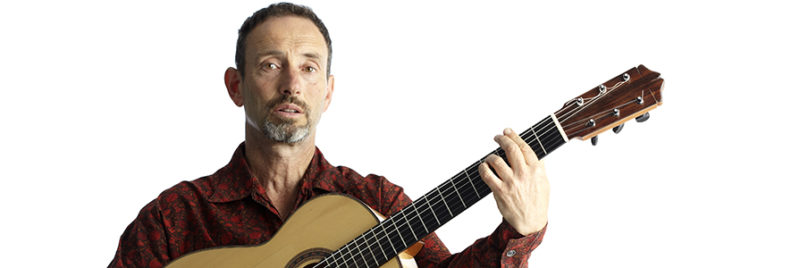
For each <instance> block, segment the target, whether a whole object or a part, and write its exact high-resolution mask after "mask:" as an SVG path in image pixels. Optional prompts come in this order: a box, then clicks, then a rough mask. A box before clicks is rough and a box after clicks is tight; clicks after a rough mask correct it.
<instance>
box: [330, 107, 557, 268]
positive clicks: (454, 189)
mask: <svg viewBox="0 0 800 268" xmlns="http://www.w3.org/2000/svg"><path fill="white" fill-rule="evenodd" d="M544 121H545V123H546V120H544ZM541 123H542V122H540V123H539V124H536V125H534V126H533V127H532V129H534V130H532V131H526V132H527V133H526V132H523V134H521V137H523V139H524V140H525V141H526V143H529V144H531V143H532V142H533V140H532V139H531V140H529V139H530V138H531V137H534V135H535V133H534V131H535V128H536V126H542V125H545V124H541ZM550 124H553V123H552V121H551V123H550ZM547 129H548V130H551V129H552V126H550V127H548V128H547ZM540 131H541V130H540ZM546 133H553V132H552V131H549V132H546ZM550 136H552V135H550ZM556 136H557V138H553V137H546V139H543V140H545V143H546V144H548V145H552V144H553V143H554V142H555V143H558V142H562V141H563V138H561V137H560V135H556ZM539 138H540V139H542V138H541V137H539ZM562 144H563V143H562ZM545 147H547V146H545ZM532 148H534V151H537V150H536V149H535V148H536V147H532ZM499 149H500V148H498V149H496V150H495V152H497V151H498V150H499ZM542 149H544V148H542ZM537 154H541V153H538V152H537ZM475 166H476V165H475V164H473V165H471V166H470V168H468V169H474V168H475ZM461 173H463V172H460V174H461ZM470 173H472V174H471V175H473V176H475V177H478V176H479V174H475V173H477V171H472V172H466V174H468V175H467V176H468V177H469V174H470ZM459 179H460V180H459ZM456 180H457V181H458V182H459V183H458V184H463V185H461V186H455V187H449V188H445V192H447V194H446V195H444V198H447V199H451V198H452V195H453V193H456V194H459V193H458V192H457V191H459V190H461V191H464V190H463V188H466V186H465V185H466V183H464V182H463V181H465V180H466V181H467V182H469V181H470V179H469V178H466V179H465V177H463V176H460V175H459V176H456V177H454V178H453V179H452V181H456ZM469 186H470V187H472V188H473V191H477V189H475V186H474V185H469ZM479 187H480V188H482V190H483V191H485V192H489V193H490V192H491V191H490V190H488V189H486V188H487V187H488V186H487V185H486V184H485V183H484V184H479ZM450 189H452V191H450ZM470 192H471V191H467V193H470ZM429 194H430V193H429ZM429 194H426V198H425V199H427V196H428V195H429ZM462 198H463V196H462ZM467 198H469V199H470V200H469V201H470V203H471V204H474V203H472V202H473V199H477V200H475V202H477V201H479V200H480V199H482V198H483V197H482V196H477V195H471V194H470V195H469V196H468V197H467ZM444 202H445V201H441V202H440V201H435V202H434V203H433V204H432V205H433V206H436V208H437V209H435V210H436V211H438V212H439V213H440V214H443V211H444V209H442V204H444V205H446V204H445V203H444ZM423 207H424V206H423ZM467 208H468V207H464V210H466V209H467ZM415 212H417V213H419V211H415ZM423 213H424V212H423ZM432 213H436V212H433V211H432ZM459 213H460V212H459ZM395 214H401V215H403V216H407V214H408V213H407V210H406V209H405V208H404V209H402V210H401V211H399V212H398V213H395ZM425 216H426V217H425V219H428V221H429V222H430V220H431V219H430V217H431V216H434V217H435V215H427V214H425ZM412 218H413V215H412ZM451 219H452V218H451ZM388 220H389V219H387V221H388ZM392 225H395V226H396V225H397V223H396V222H394V221H393V222H392ZM414 225H415V227H411V226H410V225H409V227H410V230H409V231H412V232H413V231H414V230H413V229H414V228H416V229H419V228H420V226H421V225H422V226H424V219H421V220H420V224H414ZM440 226H441V225H440ZM370 232H371V233H372V234H373V239H369V238H366V237H362V240H364V243H365V244H367V245H368V246H372V245H373V244H378V243H380V244H379V246H381V247H383V246H382V245H383V244H385V243H383V241H381V240H386V239H379V238H377V237H376V236H375V234H374V230H370ZM429 233H430V232H429ZM365 234H366V233H365ZM397 236H402V234H400V233H398V234H397ZM406 236H407V235H406ZM357 240H358V238H357V239H356V240H355V241H356V242H357ZM370 240H374V241H370ZM386 242H387V243H391V241H386ZM356 245H357V246H360V245H361V243H356ZM392 247H394V246H392ZM369 253H370V254H373V255H374V252H369ZM381 253H382V254H384V256H385V254H386V253H385V252H384V251H382V252H381ZM359 255H361V256H362V260H364V261H365V262H366V261H367V260H366V259H367V258H365V257H363V255H364V253H363V252H359ZM357 256H358V255H353V254H352V253H351V257H350V258H347V259H351V260H353V261H356V257H357ZM333 257H335V256H333ZM384 258H386V257H384ZM347 259H345V261H347ZM382 260H383V259H382ZM384 261H388V260H384ZM365 264H366V263H365Z"/></svg>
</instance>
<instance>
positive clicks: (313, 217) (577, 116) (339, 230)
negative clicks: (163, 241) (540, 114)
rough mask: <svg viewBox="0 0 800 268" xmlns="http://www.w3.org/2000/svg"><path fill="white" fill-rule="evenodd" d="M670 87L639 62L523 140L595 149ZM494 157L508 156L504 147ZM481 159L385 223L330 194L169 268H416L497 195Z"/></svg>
mask: <svg viewBox="0 0 800 268" xmlns="http://www.w3.org/2000/svg"><path fill="white" fill-rule="evenodd" d="M663 85H664V80H663V79H662V78H660V74H659V73H657V72H653V71H651V70H648V69H647V68H645V67H644V66H643V65H639V66H638V67H635V68H631V69H630V70H628V71H626V72H624V73H623V74H620V75H618V76H616V77H614V78H612V79H611V80H608V81H606V82H605V83H602V84H600V85H599V86H597V87H594V88H592V89H591V90H589V91H587V92H586V93H583V94H582V95H580V96H578V97H576V98H573V99H571V100H569V101H567V102H566V104H564V106H563V107H562V108H561V109H559V110H558V111H556V112H554V113H552V114H550V115H548V116H546V117H545V118H544V119H542V120H541V121H539V122H538V123H536V124H535V125H533V126H531V127H530V128H528V129H527V130H525V131H523V132H521V133H520V137H522V138H523V139H524V140H525V141H526V142H527V143H528V144H529V145H530V146H531V148H532V149H533V150H534V152H535V153H536V155H537V156H538V157H539V159H541V158H543V157H545V156H547V155H548V154H550V153H551V152H553V151H555V150H556V149H557V148H558V147H560V146H561V145H563V144H564V143H567V142H568V141H569V140H571V139H574V138H579V139H582V140H587V139H591V140H592V144H596V142H597V135H598V134H600V133H601V132H604V131H606V130H608V129H612V128H613V131H614V132H619V131H620V130H621V129H622V126H623V123H625V122H626V121H628V120H631V119H634V118H635V119H636V121H638V122H644V121H645V120H647V119H648V118H649V116H650V115H649V113H648V112H649V111H650V110H652V109H655V108H656V107H658V106H659V105H661V103H662V102H661V89H662V87H663ZM493 153H495V154H498V155H499V156H501V157H503V158H504V159H505V153H504V152H503V151H502V150H501V149H500V148H497V149H495V150H494V152H493ZM481 159H483V158H481ZM480 162H481V161H480V160H479V161H476V162H475V163H473V164H472V165H470V166H469V167H467V168H466V169H464V170H462V171H460V172H458V173H457V174H456V175H455V176H453V177H452V178H450V179H449V180H447V181H445V182H444V183H442V184H440V185H439V186H437V187H436V188H435V189H433V190H431V191H430V192H428V193H426V194H425V195H423V196H422V197H421V198H419V199H417V200H416V201H414V202H412V203H411V205H409V206H407V207H405V208H403V209H402V210H400V211H398V212H397V213H394V214H393V215H391V217H389V218H388V219H386V220H383V221H381V219H380V218H379V216H378V215H377V213H374V211H372V210H371V209H370V208H369V207H368V206H367V205H365V204H363V203H361V202H360V201H358V200H355V199H354V198H352V197H349V196H346V195H339V194H329V195H323V196H320V197H317V198H314V199H312V200H310V201H308V202H306V203H305V204H304V205H303V206H301V207H300V208H298V209H297V211H295V212H294V214H292V215H291V216H290V217H289V218H288V219H287V220H286V223H285V224H284V225H283V226H282V227H281V228H280V230H278V232H277V233H275V235H274V236H273V237H272V238H271V239H270V240H269V241H268V242H266V243H264V244H261V245H256V246H228V247H222V248H212V249H205V250H199V251H196V252H192V253H189V254H186V255H184V256H182V257H180V258H178V259H176V260H174V261H173V262H171V263H170V264H169V265H167V267H168V268H181V267H187V268H188V267H191V268H197V267H285V268H298V267H303V268H305V267H359V268H360V267H414V266H416V263H414V262H413V257H412V256H413V255H414V254H415V253H416V251H418V250H419V248H420V243H418V241H419V240H420V239H422V238H423V237H425V236H426V235H428V234H430V233H432V232H433V231H435V230H436V229H438V228H439V227H441V226H442V225H443V224H445V223H447V222H448V221H450V220H451V219H453V218H454V217H455V216H457V215H459V214H460V213H461V212H463V211H464V210H466V209H467V208H469V207H470V206H472V205H473V204H475V203H477V202H478V201H479V200H481V199H482V198H483V197H485V196H487V195H489V194H490V193H491V190H490V189H489V186H487V185H486V184H485V183H484V182H483V180H481V178H480V175H478V165H479V164H480Z"/></svg>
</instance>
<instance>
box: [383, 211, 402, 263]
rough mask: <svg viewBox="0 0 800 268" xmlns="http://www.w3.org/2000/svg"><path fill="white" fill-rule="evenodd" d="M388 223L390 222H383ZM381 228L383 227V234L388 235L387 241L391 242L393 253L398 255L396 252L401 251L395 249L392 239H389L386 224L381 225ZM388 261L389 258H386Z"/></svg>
mask: <svg viewBox="0 0 800 268" xmlns="http://www.w3.org/2000/svg"><path fill="white" fill-rule="evenodd" d="M387 221H388V220H385V221H383V222H384V223H386V222H387ZM380 226H381V229H382V230H383V234H384V235H386V239H387V241H389V246H391V247H392V252H395V253H396V252H399V251H397V249H396V248H395V247H394V244H393V243H392V239H390V238H389V233H387V232H386V226H385V225H384V224H381V225H380ZM386 259H387V260H388V259H389V258H386Z"/></svg>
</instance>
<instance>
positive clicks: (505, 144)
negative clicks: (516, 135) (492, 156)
mask: <svg viewBox="0 0 800 268" xmlns="http://www.w3.org/2000/svg"><path fill="white" fill-rule="evenodd" d="M494 140H495V141H496V142H497V143H498V144H500V148H503V151H505V152H506V159H508V164H509V165H511V168H512V169H514V170H517V171H518V170H520V169H521V168H523V167H524V166H525V157H524V156H523V155H522V151H521V150H520V148H519V146H518V145H517V144H516V143H514V141H512V140H511V138H509V137H507V136H504V135H497V136H495V137H494ZM498 175H500V174H498Z"/></svg>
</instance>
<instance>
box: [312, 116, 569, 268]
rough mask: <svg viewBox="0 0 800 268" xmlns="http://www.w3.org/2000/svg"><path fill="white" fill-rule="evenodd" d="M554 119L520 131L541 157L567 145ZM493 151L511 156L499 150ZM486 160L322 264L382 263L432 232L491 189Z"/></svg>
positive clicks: (501, 155) (415, 202)
mask: <svg viewBox="0 0 800 268" xmlns="http://www.w3.org/2000/svg"><path fill="white" fill-rule="evenodd" d="M555 120H556V119H555V118H554V117H551V116H548V117H546V118H544V119H542V120H541V121H539V123H537V124H535V125H533V126H532V127H530V128H528V129H527V130H525V131H523V132H521V133H520V134H519V135H520V137H522V139H523V140H525V142H526V143H528V145H530V146H531V148H532V149H533V151H534V152H535V153H536V156H537V157H539V159H541V158H543V157H545V156H547V155H548V154H549V153H550V152H552V151H554V150H555V149H557V148H558V147H560V146H561V145H563V144H564V143H566V139H565V136H564V135H562V132H561V131H560V130H559V126H558V122H556V121H555ZM492 153H494V154H497V155H499V156H500V157H502V158H503V159H504V160H507V159H506V155H505V152H504V151H503V150H502V149H500V148H497V149H495V150H494V151H493V152H492ZM487 156H488V154H487ZM484 158H485V157H484ZM484 158H481V160H478V161H476V162H475V163H473V164H472V165H470V166H469V167H467V168H466V169H464V170H462V171H461V172H459V173H457V174H456V175H455V176H453V177H452V178H450V179H449V180H447V181H445V182H444V183H442V184H440V185H439V186H436V188H435V189H433V190H431V191H430V192H428V193H426V194H425V195H423V196H422V197H420V198H419V199H417V200H416V201H414V202H413V203H411V204H410V205H409V206H407V207H405V208H403V209H402V210H400V211H398V212H397V213H394V214H393V215H391V217H389V218H388V219H386V220H385V221H383V222H381V223H380V224H378V225H377V226H375V227H373V228H372V229H370V230H368V231H367V232H365V233H363V234H361V235H360V236H358V237H357V238H356V239H354V240H353V241H350V242H349V243H347V244H346V245H344V246H343V247H342V248H340V249H339V250H337V251H335V252H334V253H332V254H331V255H330V256H328V257H327V258H325V259H324V260H323V261H322V262H321V263H319V264H320V265H319V266H323V265H324V266H325V267H378V266H380V265H382V264H383V263H386V262H387V261H388V260H390V259H391V258H393V257H395V256H397V254H398V253H400V252H402V251H403V250H405V249H407V248H408V247H410V246H411V245H413V244H414V243H416V242H417V241H419V240H421V239H422V238H423V237H425V236H426V235H428V234H430V233H432V232H434V231H435V230H436V229H438V228H439V227H441V226H442V225H444V224H445V223H447V222H448V221H450V220H451V219H453V218H455V217H456V216H457V215H459V214H461V212H464V211H465V210H466V209H467V208H469V207H471V206H472V205H474V204H475V203H477V202H478V201H480V200H481V199H483V198H484V197H486V196H487V195H489V194H490V193H491V190H490V189H489V186H488V185H486V183H484V182H483V180H481V178H480V175H479V173H478V165H479V164H480V163H481V162H482V161H483V159H484Z"/></svg>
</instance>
